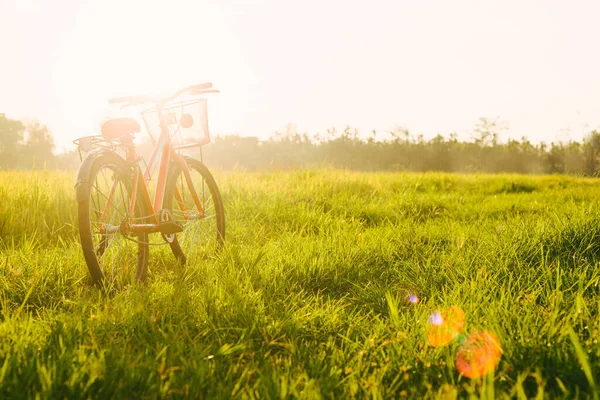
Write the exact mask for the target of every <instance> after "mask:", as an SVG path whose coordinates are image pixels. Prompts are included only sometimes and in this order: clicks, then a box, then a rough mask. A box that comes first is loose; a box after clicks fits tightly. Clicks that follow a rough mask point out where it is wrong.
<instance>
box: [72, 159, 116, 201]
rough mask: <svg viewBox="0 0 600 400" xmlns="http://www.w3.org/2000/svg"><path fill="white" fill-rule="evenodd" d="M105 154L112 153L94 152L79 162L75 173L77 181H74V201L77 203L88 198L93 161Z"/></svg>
mask: <svg viewBox="0 0 600 400" xmlns="http://www.w3.org/2000/svg"><path fill="white" fill-rule="evenodd" d="M107 153H112V151H110V150H105V149H98V150H94V151H92V152H91V153H89V154H88V155H87V156H85V158H84V159H83V161H82V162H81V165H80V166H79V171H77V180H76V181H75V182H76V183H75V200H76V201H77V202H80V201H83V200H85V199H87V197H88V196H89V194H90V191H91V186H90V182H89V179H90V172H91V169H92V166H93V165H94V161H96V160H97V159H98V158H100V157H102V156H103V155H105V154H107Z"/></svg>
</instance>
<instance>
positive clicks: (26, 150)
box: [21, 122, 54, 168]
mask: <svg viewBox="0 0 600 400" xmlns="http://www.w3.org/2000/svg"><path fill="white" fill-rule="evenodd" d="M26 133H27V139H26V141H25V144H24V146H23V148H22V150H21V157H22V160H23V161H24V162H25V163H27V164H29V163H31V165H32V166H33V167H36V168H43V167H44V166H46V165H47V164H48V163H50V162H51V161H54V154H53V151H54V138H53V137H52V134H51V133H50V131H49V130H48V128H47V127H46V125H41V124H40V123H39V122H32V123H30V124H28V125H27V129H26Z"/></svg>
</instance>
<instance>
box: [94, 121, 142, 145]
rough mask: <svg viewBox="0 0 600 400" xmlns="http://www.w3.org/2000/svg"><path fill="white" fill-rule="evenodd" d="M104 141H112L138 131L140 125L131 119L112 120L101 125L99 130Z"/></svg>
mask: <svg viewBox="0 0 600 400" xmlns="http://www.w3.org/2000/svg"><path fill="white" fill-rule="evenodd" d="M100 130H101V132H102V136H103V137H104V138H105V139H108V140H113V139H118V138H121V137H123V136H127V135H131V134H133V133H137V132H139V131H140V124H139V123H138V122H137V121H136V120H135V119H133V118H114V119H109V120H108V121H106V122H105V123H103V124H102V127H101V128H100Z"/></svg>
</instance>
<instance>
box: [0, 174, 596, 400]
mask: <svg viewBox="0 0 600 400" xmlns="http://www.w3.org/2000/svg"><path fill="white" fill-rule="evenodd" d="M216 178H217V181H218V183H219V185H220V187H221V190H222V194H223V198H224V200H225V206H226V211H227V243H226V246H225V248H224V250H223V251H222V253H221V254H220V255H218V256H214V257H211V258H209V259H206V260H202V261H201V262H199V263H197V264H193V265H188V266H186V267H182V266H181V265H179V264H177V263H176V262H175V259H174V258H173V257H172V255H171V254H170V253H169V251H168V249H166V248H165V247H164V246H161V247H154V248H152V249H151V260H150V272H149V279H148V282H147V283H146V284H145V285H140V286H137V285H134V286H130V287H127V288H125V289H123V290H120V291H118V292H117V293H115V294H113V295H110V296H108V295H105V294H103V293H102V292H101V291H99V290H97V289H95V288H93V287H91V286H90V285H89V281H90V278H89V274H88V271H87V269H86V266H85V263H84V261H83V257H82V254H81V250H80V248H79V242H78V236H77V222H76V204H75V202H74V189H73V185H74V181H75V176H74V174H73V173H55V172H43V173H33V172H0V204H1V205H2V206H1V207H0V306H1V308H2V311H1V315H0V398H7V397H11V398H19V397H36V396H40V397H41V398H47V397H49V398H64V397H69V398H90V397H91V398H132V397H134V398H139V397H147V398H162V397H167V398H169V397H189V398H229V397H239V398H258V397H260V398H288V397H300V398H344V397H349V398H352V397H356V398H371V397H372V398H402V397H407V398H455V397H457V396H458V397H459V398H465V397H475V398H479V397H482V398H492V397H494V396H495V397H498V398H506V397H514V398H526V397H527V398H531V397H538V398H542V397H551V398H555V397H556V398H569V399H571V398H590V397H594V396H596V394H595V390H597V389H598V387H599V386H600V378H599V376H600V345H599V344H598V338H599V337H600V296H599V292H600V287H599V285H600V269H599V267H598V263H599V261H600V226H599V224H598V222H599V221H600V185H599V184H598V182H597V180H594V179H584V178H573V177H562V176H545V177H531V176H517V175H495V176H492V175H449V174H433V173H432V174H401V173H397V174H391V173H388V174H383V173H382V174H375V173H368V174H367V173H350V172H344V171H335V170H310V171H297V172H286V173H243V172H232V173H217V174H216ZM410 293H416V294H417V295H418V296H419V297H420V298H421V303H420V304H418V305H416V306H415V305H412V304H409V303H408V302H407V300H406V298H407V296H408V294H410ZM451 305H456V306H460V307H462V308H463V309H464V311H465V313H466V317H467V324H466V330H467V331H473V330H474V329H488V330H490V331H492V332H494V333H495V334H496V335H497V336H498V338H499V339H500V342H501V345H502V349H503V355H502V358H501V360H500V363H499V365H498V366H497V368H496V370H495V372H494V374H493V375H490V376H487V377H485V378H484V379H478V380H470V379H467V378H464V377H461V376H460V375H459V373H458V372H457V370H456V368H455V367H454V361H453V360H454V353H455V346H450V347H448V348H433V347H431V346H428V345H427V343H426V340H425V329H426V324H427V320H428V316H429V315H430V313H432V312H433V311H434V310H436V309H438V308H441V307H445V306H451Z"/></svg>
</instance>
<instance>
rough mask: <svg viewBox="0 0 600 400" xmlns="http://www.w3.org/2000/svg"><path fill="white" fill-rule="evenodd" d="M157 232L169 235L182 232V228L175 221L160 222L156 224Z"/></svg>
mask: <svg viewBox="0 0 600 400" xmlns="http://www.w3.org/2000/svg"><path fill="white" fill-rule="evenodd" d="M158 231H159V232H160V233H162V234H164V235H170V234H172V233H179V232H182V231H183V226H182V225H181V224H180V223H179V222H177V221H162V222H160V223H159V224H158Z"/></svg>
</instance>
